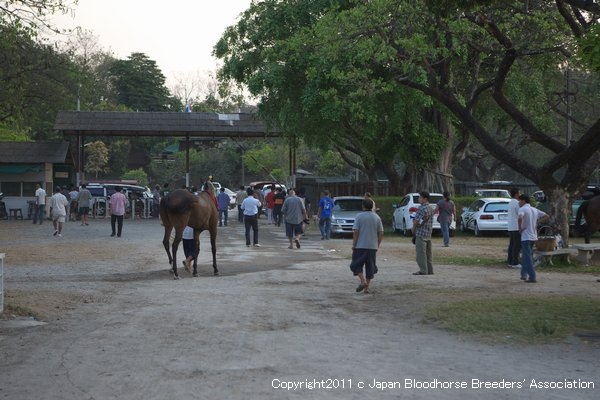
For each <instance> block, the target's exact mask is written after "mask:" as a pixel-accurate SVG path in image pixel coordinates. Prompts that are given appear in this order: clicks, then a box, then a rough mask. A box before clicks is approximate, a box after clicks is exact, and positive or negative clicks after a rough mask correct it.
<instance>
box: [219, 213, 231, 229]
mask: <svg viewBox="0 0 600 400" xmlns="http://www.w3.org/2000/svg"><path fill="white" fill-rule="evenodd" d="M228 215H229V213H228V212H227V210H219V226H221V225H223V224H222V222H223V219H225V226H227V217H228ZM223 216H225V218H223Z"/></svg>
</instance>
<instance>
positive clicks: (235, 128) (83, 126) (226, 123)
mask: <svg viewBox="0 0 600 400" xmlns="http://www.w3.org/2000/svg"><path fill="white" fill-rule="evenodd" d="M54 129H56V130H59V131H61V132H62V133H64V134H66V135H77V134H88V135H92V134H93V135H106V136H118V135H121V136H187V135H197V136H204V137H206V136H214V137H265V136H271V135H270V134H269V133H267V131H266V127H265V124H264V123H263V122H262V121H261V120H259V119H258V118H257V117H256V115H255V114H244V113H241V114H216V113H195V112H192V113H182V112H116V111H60V112H59V113H58V115H57V117H56V121H55V123H54Z"/></svg>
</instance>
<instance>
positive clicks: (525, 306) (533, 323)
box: [425, 297, 600, 343]
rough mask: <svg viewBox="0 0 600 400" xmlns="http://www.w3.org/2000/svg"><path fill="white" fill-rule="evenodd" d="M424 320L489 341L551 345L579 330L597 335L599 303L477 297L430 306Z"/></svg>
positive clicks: (581, 300)
mask: <svg viewBox="0 0 600 400" xmlns="http://www.w3.org/2000/svg"><path fill="white" fill-rule="evenodd" d="M425 317H426V319H427V320H429V321H433V322H434V323H436V324H439V325H440V326H442V327H444V328H446V329H448V330H450V331H452V332H457V333H466V334H471V335H475V336H479V337H482V338H486V339H489V340H492V341H497V340H500V339H503V340H504V339H506V338H507V337H510V339H511V340H512V341H516V342H522V343H535V342H550V341H557V340H562V339H564V338H566V337H567V336H568V335H570V334H573V333H574V332H576V331H581V330H584V331H594V332H599V333H600V300H596V299H588V298H582V297H555V298H548V297H544V298H541V297H540V298H530V297H520V298H477V299H471V300H467V301H459V302H455V303H450V304H443V305H438V306H432V307H429V308H428V309H427V310H426V313H425Z"/></svg>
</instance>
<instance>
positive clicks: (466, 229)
mask: <svg viewBox="0 0 600 400" xmlns="http://www.w3.org/2000/svg"><path fill="white" fill-rule="evenodd" d="M468 230H469V228H467V224H465V221H464V220H463V219H462V218H461V220H460V231H461V232H466V231H468Z"/></svg>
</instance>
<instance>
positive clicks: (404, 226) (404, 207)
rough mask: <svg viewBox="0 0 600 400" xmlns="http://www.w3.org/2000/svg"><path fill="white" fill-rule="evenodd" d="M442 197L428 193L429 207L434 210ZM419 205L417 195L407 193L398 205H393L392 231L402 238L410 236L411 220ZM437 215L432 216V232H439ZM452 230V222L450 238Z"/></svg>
mask: <svg viewBox="0 0 600 400" xmlns="http://www.w3.org/2000/svg"><path fill="white" fill-rule="evenodd" d="M443 198H444V196H443V195H442V194H441V193H429V205H430V206H431V207H432V208H435V206H436V204H437V202H438V201H440V200H442V199H443ZM420 206H421V205H420V204H419V193H409V194H406V195H404V197H403V198H402V200H401V201H400V204H394V205H393V207H394V214H393V216H392V230H393V231H394V232H400V233H402V234H403V235H404V236H411V235H412V226H413V219H414V218H415V214H416V213H417V210H418V209H419V207H420ZM437 217H438V214H434V216H433V230H434V231H439V230H440V223H439V222H437ZM454 229H456V221H452V223H451V224H450V236H453V235H454Z"/></svg>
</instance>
